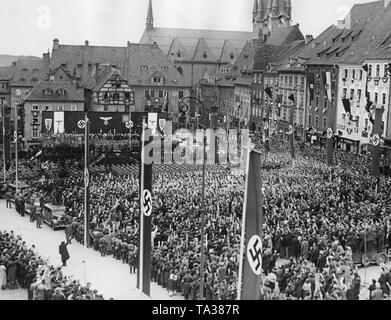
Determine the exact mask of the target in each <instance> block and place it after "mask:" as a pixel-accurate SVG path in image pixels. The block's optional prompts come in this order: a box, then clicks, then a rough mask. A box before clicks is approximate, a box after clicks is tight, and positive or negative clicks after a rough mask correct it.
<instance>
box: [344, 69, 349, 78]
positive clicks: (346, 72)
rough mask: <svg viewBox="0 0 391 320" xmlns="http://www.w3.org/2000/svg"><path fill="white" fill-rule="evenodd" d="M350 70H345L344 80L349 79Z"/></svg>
mask: <svg viewBox="0 0 391 320" xmlns="http://www.w3.org/2000/svg"><path fill="white" fill-rule="evenodd" d="M348 72H349V71H348V69H345V70H344V79H347V78H348Z"/></svg>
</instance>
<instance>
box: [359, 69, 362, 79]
mask: <svg viewBox="0 0 391 320" xmlns="http://www.w3.org/2000/svg"><path fill="white" fill-rule="evenodd" d="M359 80H362V70H360V73H359Z"/></svg>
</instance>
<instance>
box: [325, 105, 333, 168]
mask: <svg viewBox="0 0 391 320" xmlns="http://www.w3.org/2000/svg"><path fill="white" fill-rule="evenodd" d="M329 104H330V105H331V102H329ZM332 110H333V108H332V106H330V108H328V116H327V122H328V123H327V138H326V139H327V140H326V149H327V165H328V166H329V167H332V166H333V165H334V132H333V114H332Z"/></svg>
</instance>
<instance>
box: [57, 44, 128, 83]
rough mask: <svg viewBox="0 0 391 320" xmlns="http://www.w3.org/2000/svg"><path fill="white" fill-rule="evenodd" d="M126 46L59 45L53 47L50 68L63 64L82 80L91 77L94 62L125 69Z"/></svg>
mask: <svg viewBox="0 0 391 320" xmlns="http://www.w3.org/2000/svg"><path fill="white" fill-rule="evenodd" d="M125 61H126V47H107V46H90V45H80V46H78V45H61V44H59V45H58V48H55V47H53V50H52V58H51V60H50V68H51V69H55V68H57V67H58V66H61V65H63V66H64V68H65V69H67V70H68V71H69V72H71V73H73V71H75V72H76V77H77V78H80V80H81V82H85V81H86V80H87V79H89V77H90V75H91V72H92V70H93V67H94V64H96V63H97V64H104V63H110V64H112V65H115V66H116V67H117V68H118V69H121V70H125V64H126V63H125Z"/></svg>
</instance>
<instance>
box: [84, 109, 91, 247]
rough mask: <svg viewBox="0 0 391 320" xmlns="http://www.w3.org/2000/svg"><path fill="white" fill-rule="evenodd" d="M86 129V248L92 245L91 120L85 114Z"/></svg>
mask: <svg viewBox="0 0 391 320" xmlns="http://www.w3.org/2000/svg"><path fill="white" fill-rule="evenodd" d="M84 121H85V127H84V246H85V247H88V246H89V245H90V232H89V230H90V220H89V218H90V141H89V140H90V120H89V119H88V115H87V113H86V114H85V118H84Z"/></svg>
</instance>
